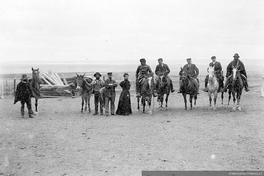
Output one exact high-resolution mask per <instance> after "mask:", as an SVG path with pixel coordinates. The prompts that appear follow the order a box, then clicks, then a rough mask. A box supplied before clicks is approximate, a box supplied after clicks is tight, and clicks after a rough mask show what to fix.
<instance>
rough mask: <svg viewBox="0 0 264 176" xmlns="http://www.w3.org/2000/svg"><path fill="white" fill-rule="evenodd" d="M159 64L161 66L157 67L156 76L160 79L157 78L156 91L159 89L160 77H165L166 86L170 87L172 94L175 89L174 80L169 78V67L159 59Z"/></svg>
mask: <svg viewBox="0 0 264 176" xmlns="http://www.w3.org/2000/svg"><path fill="white" fill-rule="evenodd" d="M158 62H159V64H158V65H157V66H156V69H155V74H156V75H157V76H158V77H156V86H155V89H157V86H158V85H159V81H160V77H161V76H164V77H165V79H164V80H165V81H166V84H169V85H170V88H171V92H175V90H174V89H173V83H172V80H171V79H170V77H169V76H168V75H169V73H170V68H169V66H168V65H167V64H165V63H163V59H162V58H159V59H158ZM164 80H161V81H164Z"/></svg>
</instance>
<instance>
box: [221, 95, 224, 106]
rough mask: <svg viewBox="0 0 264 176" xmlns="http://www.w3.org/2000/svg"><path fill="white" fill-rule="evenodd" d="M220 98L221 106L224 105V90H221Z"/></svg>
mask: <svg viewBox="0 0 264 176" xmlns="http://www.w3.org/2000/svg"><path fill="white" fill-rule="evenodd" d="M221 100H222V102H221V105H222V107H223V106H224V92H221Z"/></svg>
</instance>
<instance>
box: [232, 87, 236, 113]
mask: <svg viewBox="0 0 264 176" xmlns="http://www.w3.org/2000/svg"><path fill="white" fill-rule="evenodd" d="M232 95H233V111H235V110H236V93H235V91H233V92H232Z"/></svg>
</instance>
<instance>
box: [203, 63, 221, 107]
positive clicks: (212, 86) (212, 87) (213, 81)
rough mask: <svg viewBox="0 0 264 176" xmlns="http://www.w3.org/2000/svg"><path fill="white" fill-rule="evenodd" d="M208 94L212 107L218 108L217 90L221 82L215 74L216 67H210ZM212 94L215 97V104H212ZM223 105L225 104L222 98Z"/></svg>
mask: <svg viewBox="0 0 264 176" xmlns="http://www.w3.org/2000/svg"><path fill="white" fill-rule="evenodd" d="M207 87H208V96H209V103H210V107H212V108H213V109H214V110H215V109H216V100H217V94H218V93H217V92H218V89H219V83H218V80H217V78H216V76H215V72H214V67H209V68H208V86H207ZM212 94H213V97H214V104H213V106H212ZM222 105H223V99H222Z"/></svg>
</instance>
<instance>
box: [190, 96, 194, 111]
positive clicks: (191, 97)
mask: <svg viewBox="0 0 264 176" xmlns="http://www.w3.org/2000/svg"><path fill="white" fill-rule="evenodd" d="M192 99H193V96H192V95H190V110H192Z"/></svg>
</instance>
